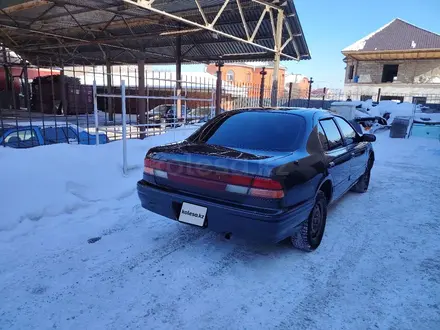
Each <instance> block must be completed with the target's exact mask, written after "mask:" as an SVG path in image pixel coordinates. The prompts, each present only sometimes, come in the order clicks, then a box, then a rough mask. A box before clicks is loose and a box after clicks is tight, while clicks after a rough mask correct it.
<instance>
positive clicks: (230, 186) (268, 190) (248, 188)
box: [144, 158, 284, 199]
mask: <svg viewBox="0 0 440 330" xmlns="http://www.w3.org/2000/svg"><path fill="white" fill-rule="evenodd" d="M144 172H145V173H146V174H148V175H153V176H155V177H158V178H163V179H168V180H171V181H174V182H179V183H183V184H188V185H192V186H197V187H201V188H204V189H208V190H216V191H228V192H232V193H236V194H242V195H251V196H255V197H260V198H273V199H280V198H283V197H284V190H283V187H282V185H281V183H279V182H278V181H275V180H272V179H269V178H262V177H251V176H247V175H238V174H230V173H227V172H219V171H211V170H209V171H207V170H203V169H200V168H196V167H191V166H188V165H180V164H176V163H170V162H163V161H157V160H152V159H148V158H147V159H145V161H144Z"/></svg>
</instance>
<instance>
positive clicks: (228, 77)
mask: <svg viewBox="0 0 440 330" xmlns="http://www.w3.org/2000/svg"><path fill="white" fill-rule="evenodd" d="M226 80H227V81H234V71H232V70H229V71H228V72H227V73H226Z"/></svg>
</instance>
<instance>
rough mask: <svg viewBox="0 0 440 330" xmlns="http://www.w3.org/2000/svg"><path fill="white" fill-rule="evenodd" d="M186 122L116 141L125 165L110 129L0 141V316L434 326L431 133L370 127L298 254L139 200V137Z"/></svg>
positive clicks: (18, 322) (189, 325) (112, 325)
mask: <svg viewBox="0 0 440 330" xmlns="http://www.w3.org/2000/svg"><path fill="white" fill-rule="evenodd" d="M190 133H191V132H190V131H183V130H178V131H177V132H175V133H167V134H165V135H162V136H157V137H151V138H148V139H146V140H145V141H129V142H128V143H129V164H130V165H131V167H130V172H129V174H128V176H127V177H124V176H122V168H121V167H122V151H121V148H122V147H121V144H120V142H114V143H111V144H108V145H102V146H99V147H95V146H78V145H52V146H45V147H39V148H34V149H29V150H14V149H4V148H2V149H0V168H1V176H0V187H1V190H0V209H1V214H2V215H1V220H0V251H1V253H0V329H94V330H95V329H226V328H230V329H356V330H357V329H418V330H419V329H440V240H439V237H440V217H439V214H440V202H439V201H440V170H439V166H440V143H439V141H437V140H434V139H423V138H410V139H408V140H400V139H399V140H398V139H390V138H388V132H382V133H379V134H378V141H377V142H376V143H375V150H376V164H375V167H374V169H373V173H372V182H371V186H370V190H369V191H368V193H366V194H355V193H349V194H348V195H347V196H346V197H344V198H343V199H342V200H340V201H339V202H338V203H336V204H335V205H333V206H332V207H331V208H330V210H329V214H328V221H327V228H326V232H325V237H324V240H323V243H322V245H321V246H320V248H319V249H318V250H317V251H315V252H314V253H303V252H300V251H297V250H293V249H291V248H290V247H289V246H288V245H287V244H279V245H276V246H267V245H265V246H262V245H256V244H250V243H247V242H244V241H241V240H238V239H234V238H233V239H232V240H230V241H226V240H224V239H223V238H222V237H221V236H220V235H217V234H215V233H211V232H209V231H206V230H203V229H198V228H194V227H189V226H185V225H183V224H180V223H176V222H173V221H171V220H168V219H165V218H162V217H160V216H157V215H155V214H152V213H149V212H147V211H145V210H143V209H142V208H141V207H140V205H139V202H138V198H137V194H136V181H137V180H138V179H139V178H140V177H141V172H142V166H143V156H144V154H145V152H146V151H147V149H148V148H149V147H151V146H152V145H155V144H159V143H164V142H171V141H173V140H175V139H182V138H184V137H185V136H187V135H189V134H190ZM95 237H101V240H99V241H97V242H96V243H94V244H89V243H88V240H89V239H90V238H95Z"/></svg>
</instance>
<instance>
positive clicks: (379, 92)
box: [377, 88, 382, 102]
mask: <svg viewBox="0 0 440 330" xmlns="http://www.w3.org/2000/svg"><path fill="white" fill-rule="evenodd" d="M381 92H382V88H379V90H378V91H377V102H380V96H381V95H380V94H381Z"/></svg>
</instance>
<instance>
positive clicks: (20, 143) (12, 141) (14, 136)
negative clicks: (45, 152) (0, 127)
mask: <svg viewBox="0 0 440 330" xmlns="http://www.w3.org/2000/svg"><path fill="white" fill-rule="evenodd" d="M39 144H40V143H39V142H38V138H37V135H36V134H35V131H34V130H33V129H32V130H31V129H26V130H19V131H15V132H12V133H9V134H8V136H7V137H6V138H5V145H6V146H9V147H12V148H29V147H35V146H38V145H39Z"/></svg>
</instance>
